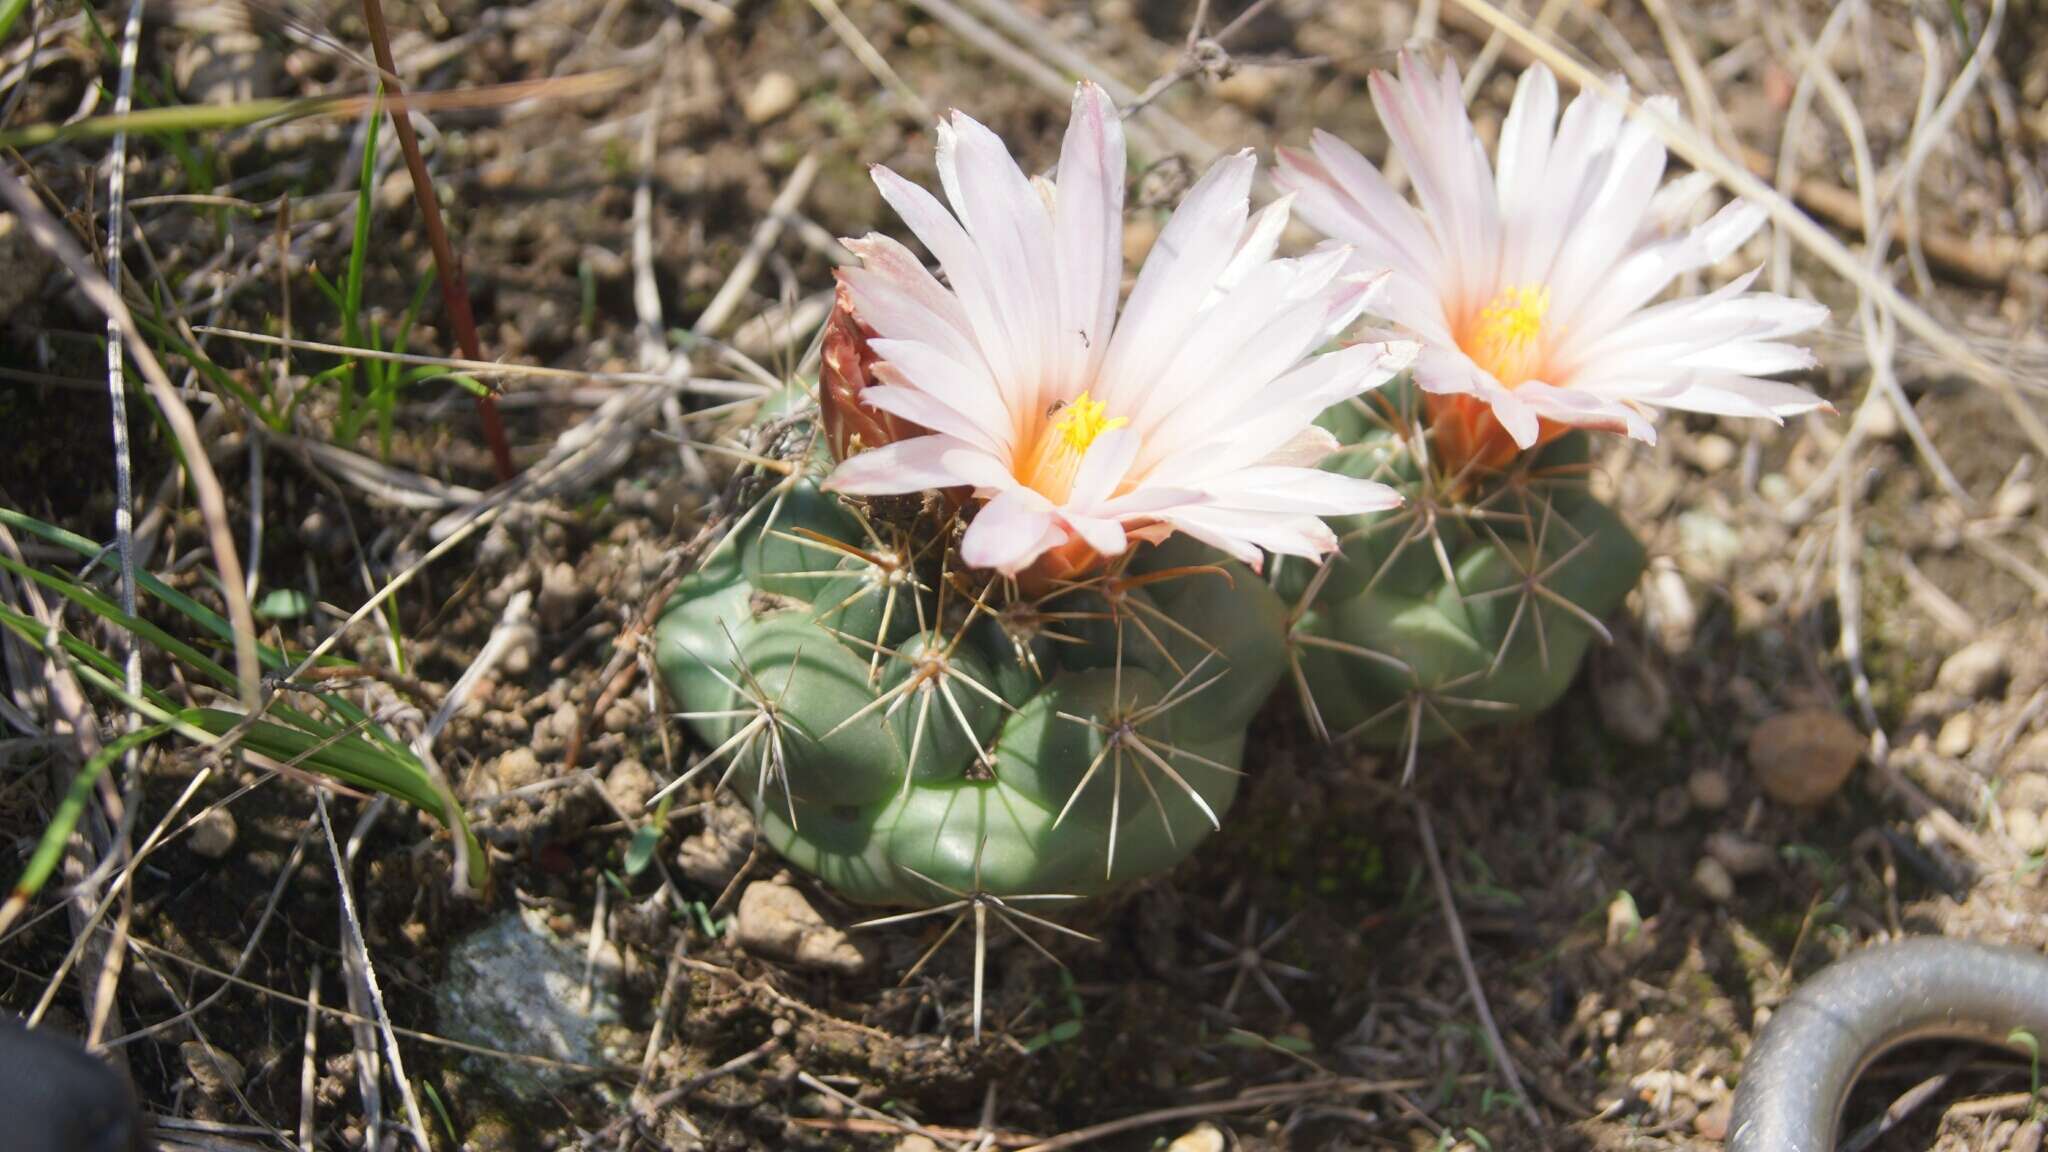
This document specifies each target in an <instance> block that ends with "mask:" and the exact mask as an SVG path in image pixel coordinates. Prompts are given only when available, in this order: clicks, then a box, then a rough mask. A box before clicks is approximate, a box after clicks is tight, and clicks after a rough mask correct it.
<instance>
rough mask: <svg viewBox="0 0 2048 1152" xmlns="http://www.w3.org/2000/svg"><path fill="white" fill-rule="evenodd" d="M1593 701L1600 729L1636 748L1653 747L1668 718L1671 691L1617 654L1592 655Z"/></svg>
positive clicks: (1644, 669)
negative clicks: (1598, 711) (1598, 716)
mask: <svg viewBox="0 0 2048 1152" xmlns="http://www.w3.org/2000/svg"><path fill="white" fill-rule="evenodd" d="M1593 698H1594V700H1595V702H1597V703H1598V704H1599V706H1600V727H1601V728H1602V730H1604V731H1605V732H1606V733H1607V734H1608V735H1610V736H1613V737H1614V738H1615V739H1617V740H1620V741H1621V742H1622V743H1624V744H1633V745H1635V746H1636V747H1638V748H1645V747H1648V746H1650V745H1652V744H1655V743H1656V742H1657V738H1658V737H1660V736H1662V735H1663V734H1664V724H1665V722H1666V721H1668V720H1670V719H1671V692H1670V690H1669V689H1667V688H1666V687H1665V686H1664V681H1663V679H1662V678H1660V677H1659V676H1658V675H1657V674H1656V673H1655V672H1652V671H1651V670H1650V669H1648V668H1646V667H1644V666H1643V665H1642V663H1641V662H1640V661H1637V660H1634V659H1631V658H1629V657H1627V656H1625V655H1621V654H1618V653H1612V652H1608V651H1606V650H1601V651H1598V652H1595V653H1594V654H1593Z"/></svg>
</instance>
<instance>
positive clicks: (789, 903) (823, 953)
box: [733, 880, 868, 976]
mask: <svg viewBox="0 0 2048 1152" xmlns="http://www.w3.org/2000/svg"><path fill="white" fill-rule="evenodd" d="M733 939H734V941H735V942H737V943H738V944H739V946H740V947H742V948H744V949H746V950H747V951H749V952H752V953H753V954H754V955H756V956H767V957H771V958H773V959H777V960H787V961H789V962H790V963H792V964H795V965H796V966H797V967H799V968H816V969H820V970H822V971H827V972H839V973H843V974H845V975H849V976H851V975H853V974H855V973H858V972H860V971H861V970H862V969H864V968H866V967H867V965H868V958H867V956H866V955H864V954H863V953H862V952H861V950H860V949H859V948H857V947H855V946H854V943H853V941H852V940H849V939H848V938H847V936H846V933H844V932H842V931H840V930H839V929H837V928H834V927H833V926H832V925H830V924H828V923H826V922H825V918H824V917H823V916H820V915H819V914H818V910H817V909H816V908H813V907H811V902H810V900H809V898H807V897H806V896H805V895H804V894H803V892H802V891H801V890H799V889H798V888H796V887H794V886H793V885H789V884H778V883H776V882H775V881H773V880H756V881H754V882H753V883H752V884H749V885H747V888H746V891H744V892H742V893H740V907H739V915H738V917H737V919H736V921H735V923H734V925H733Z"/></svg>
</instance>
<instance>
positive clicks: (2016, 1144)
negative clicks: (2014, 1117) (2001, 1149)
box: [2005, 1116, 2043, 1152]
mask: <svg viewBox="0 0 2048 1152" xmlns="http://www.w3.org/2000/svg"><path fill="white" fill-rule="evenodd" d="M2042 1127H2043V1125H2042V1123H2041V1118H2040V1117H2038V1116H2036V1117H2035V1118H2033V1119H2032V1120H2029V1121H2027V1122H2026V1123H2025V1124H2022V1125H2020V1126H2019V1130H2018V1131H2016V1132H2014V1133H2013V1134H2012V1139H2011V1140H2009V1141H2007V1142H2006V1145H2005V1152H2041V1132H2042Z"/></svg>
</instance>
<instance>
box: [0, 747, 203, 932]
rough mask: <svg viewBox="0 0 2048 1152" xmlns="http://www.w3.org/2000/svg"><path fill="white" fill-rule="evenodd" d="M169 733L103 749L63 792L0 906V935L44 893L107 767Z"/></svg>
mask: <svg viewBox="0 0 2048 1152" xmlns="http://www.w3.org/2000/svg"><path fill="white" fill-rule="evenodd" d="M170 730H171V727H170V725H168V724H152V725H150V726H149V727H147V728H138V729H136V730H135V731H133V732H130V733H128V734H127V735H125V736H122V737H121V738H120V739H119V740H116V741H114V742H113V743H112V744H109V745H107V746H106V747H104V748H102V749H100V750H99V752H98V753H97V754H96V755H94V756H93V757H92V758H91V759H89V760H87V761H86V762H85V763H84V765H82V766H81V767H80V768H79V769H78V774H77V775H76V776H73V777H72V778H71V787H69V788H67V789H65V791H64V799H63V800H61V801H59V802H58V804H57V810H56V811H55V812H53V813H51V815H50V822H49V823H48V824H47V825H45V826H44V827H43V835H42V839H40V840H38V841H36V850H35V851H34V852H33V853H32V854H30V856H29V858H28V867H26V868H23V869H22V871H21V877H20V878H19V879H17V880H16V881H15V882H14V891H12V892H11V893H9V894H8V896H7V903H6V904H5V905H4V906H0V932H5V931H6V930H7V928H8V926H9V925H11V924H13V923H14V921H15V919H16V918H17V917H18V916H20V915H21V909H22V908H23V907H24V906H25V905H27V904H28V902H29V901H31V900H33V899H35V898H36V893H38V892H41V891H42V890H43V885H44V884H46V883H48V882H49V879H50V877H51V875H52V874H54V873H55V872H56V871H57V865H58V864H59V863H61V862H62V861H63V859H64V846H65V845H66V844H67V843H69V842H70V840H71V833H72V832H73V831H74V830H75V829H76V828H77V827H78V818H79V817H80V816H83V815H85V805H86V803H87V801H89V800H91V799H92V790H93V787H94V785H96V784H98V783H99V779H100V777H101V776H102V775H104V774H105V773H106V771H107V765H109V764H112V763H113V762H114V761H116V760H119V759H120V758H121V757H123V756H126V755H127V754H128V753H129V752H130V751H131V750H133V749H136V748H140V747H142V746H143V745H145V744H148V743H150V742H151V741H153V740H156V739H157V738H159V737H161V736H163V735H164V734H165V733H167V732H169V731H170Z"/></svg>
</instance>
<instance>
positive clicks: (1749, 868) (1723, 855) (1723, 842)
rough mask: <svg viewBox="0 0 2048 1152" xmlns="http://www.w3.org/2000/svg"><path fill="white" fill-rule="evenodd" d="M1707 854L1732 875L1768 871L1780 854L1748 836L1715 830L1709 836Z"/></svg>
mask: <svg viewBox="0 0 2048 1152" xmlns="http://www.w3.org/2000/svg"><path fill="white" fill-rule="evenodd" d="M1706 848H1707V855H1709V856H1711V857H1713V858H1714V860H1715V861H1716V862H1718V863H1719V864H1720V865H1721V867H1723V868H1726V869H1727V870H1728V874H1729V875H1730V876H1755V875H1757V874H1758V873H1760V872H1768V871H1770V869H1771V865H1772V864H1775V863H1777V860H1778V854H1777V853H1776V852H1773V851H1771V846H1770V845H1768V844H1759V843H1757V842H1756V841H1754V840H1751V839H1750V838H1749V837H1747V836H1742V835H1739V834H1737V833H1734V832H1715V833H1712V834H1710V835H1709V836H1708V837H1707V844H1706Z"/></svg>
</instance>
